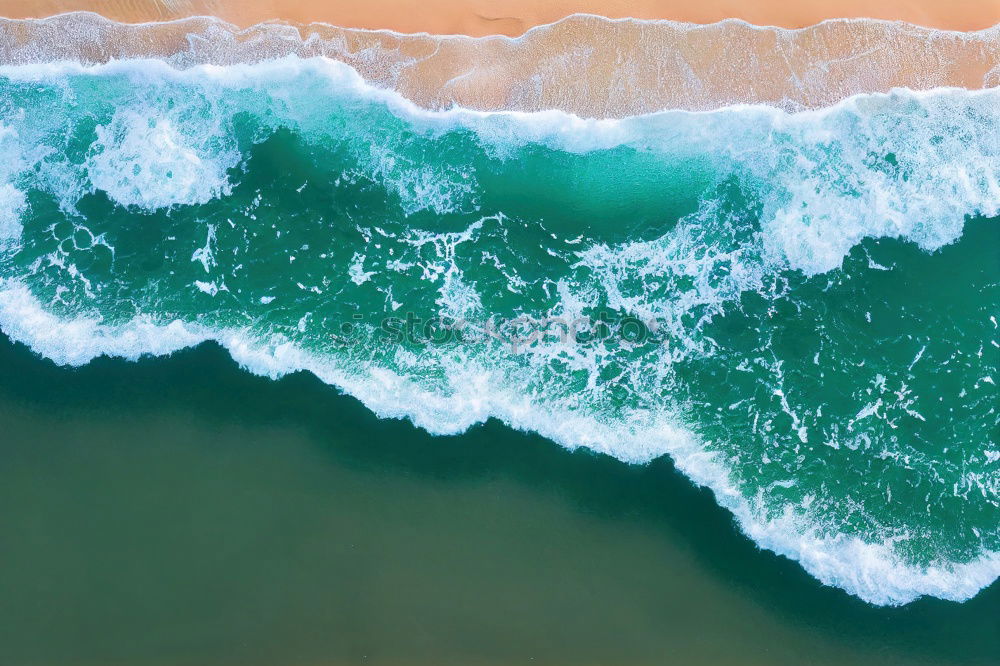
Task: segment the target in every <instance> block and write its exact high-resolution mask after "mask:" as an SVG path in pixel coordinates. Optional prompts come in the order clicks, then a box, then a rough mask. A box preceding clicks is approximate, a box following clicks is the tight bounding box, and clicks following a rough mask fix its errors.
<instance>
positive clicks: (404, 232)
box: [0, 58, 1000, 605]
mask: <svg viewBox="0 0 1000 666" xmlns="http://www.w3.org/2000/svg"><path fill="white" fill-rule="evenodd" d="M998 127H1000V92H998V91H996V90H986V91H966V90H958V89H940V90H933V91H929V92H921V93H916V92H911V91H906V90H897V91H894V92H893V93H891V94H889V95H870V96H857V97H853V98H850V99H848V100H845V101H844V102H842V103H840V104H838V105H837V106H834V107H831V108H828V109H823V110H819V111H807V112H800V113H794V114H789V113H785V112H782V111H778V110H775V109H772V108H768V107H732V108H725V109H720V110H718V111H714V112H704V113H689V112H669V111H668V112H663V113H658V114H653V115H647V116H637V117H631V118H626V119H623V120H614V121H612V120H583V119H580V118H576V117H574V116H570V115H566V114H563V113H560V112H541V113H530V114H526V113H477V112H470V111H465V110H462V109H453V110H450V111H445V112H427V111H422V110H419V109H417V108H416V107H414V106H412V105H411V104H409V103H408V102H406V101H405V100H404V99H402V98H401V97H399V96H397V95H395V94H394V93H390V92H387V91H383V90H378V89H374V88H371V87H369V86H367V85H366V84H365V83H364V82H363V81H362V80H361V79H360V77H358V76H357V74H356V73H355V72H354V71H353V70H351V69H350V68H349V67H347V66H346V65H343V64H340V63H336V62H333V61H329V60H325V59H299V58H286V59H281V60H275V61H269V62H263V63H258V64H253V65H231V66H224V67H222V66H207V65H206V66H196V67H191V68H188V69H184V70H177V69H174V68H172V67H170V66H168V65H166V64H164V63H162V62H158V61H138V60H137V61H123V62H115V63H112V64H107V65H95V66H83V65H79V64H71V63H56V64H50V65H25V66H9V67H2V68H0V156H2V158H3V159H2V160H0V329H2V331H3V332H4V333H5V334H6V335H7V336H9V337H10V338H12V339H14V340H16V341H19V342H23V343H25V344H27V345H28V346H30V347H31V348H32V349H33V350H34V351H35V352H37V353H39V354H41V355H43V356H45V357H47V358H48V359H51V360H52V361H55V362H56V363H59V364H65V365H81V364H86V363H88V362H90V361H92V360H93V359H94V358H96V357H98V356H101V355H110V356H121V357H125V358H128V359H134V360H139V359H141V358H142V357H144V356H147V355H164V354H169V353H172V352H174V351H177V350H179V349H182V348H184V347H189V346H194V345H197V344H199V343H201V342H204V341H206V340H214V341H216V342H218V343H219V344H220V345H222V346H223V347H224V348H225V349H227V350H228V352H229V353H230V354H231V356H232V357H233V358H234V359H235V360H236V361H237V362H238V363H239V364H240V365H241V366H243V367H244V368H246V369H247V370H248V371H250V372H254V373H257V374H261V375H266V376H269V377H272V378H277V377H280V376H282V375H284V374H287V373H290V372H293V371H297V370H308V371H310V372H312V373H313V374H315V375H316V376H317V377H318V378H319V379H321V380H322V381H323V382H325V383H327V384H330V385H332V386H333V387H335V389H336V390H339V391H342V392H345V393H347V394H350V395H352V396H354V397H356V398H357V399H359V400H360V401H361V402H362V403H363V404H364V405H366V406H367V407H368V408H369V409H370V410H372V411H373V412H374V413H375V414H377V415H378V416H380V417H385V418H406V419H409V420H411V421H412V422H413V423H414V424H415V425H417V426H419V427H421V428H423V429H425V430H426V431H428V432H430V433H432V434H437V435H454V434H459V433H462V432H464V431H466V430H467V429H469V428H470V427H471V426H473V425H475V424H478V423H481V422H483V421H485V420H487V419H490V418H495V419H498V420H500V421H502V422H503V423H505V424H506V425H508V426H510V427H512V428H515V429H519V430H524V431H530V432H532V433H536V434H538V435H541V436H542V437H544V438H546V439H548V440H551V441H553V442H555V443H556V444H559V445H562V446H564V447H566V448H569V449H579V448H581V447H582V448H586V449H590V450H592V451H594V452H597V453H602V454H607V455H610V456H613V457H614V458H617V459H619V460H621V461H623V462H625V463H633V464H641V463H648V462H650V461H652V460H655V459H656V458H658V457H661V456H669V457H670V459H671V460H672V461H673V463H674V465H676V467H677V469H679V470H680V471H681V472H682V473H683V474H685V475H686V476H687V477H688V478H690V480H691V481H692V482H693V483H695V484H698V485H703V486H707V487H708V488H710V489H711V491H712V492H713V494H714V497H715V500H716V501H717V502H718V503H719V504H720V505H721V506H723V507H724V508H726V509H728V510H729V511H730V512H731V513H732V514H733V516H734V518H735V520H736V521H737V523H738V525H739V527H740V529H741V530H742V531H743V533H744V534H745V535H746V536H747V537H748V538H749V539H752V540H753V541H754V542H755V543H756V544H758V545H759V546H761V547H763V548H766V549H768V550H771V551H774V552H775V553H778V554H780V555H783V556H787V557H790V558H792V559H794V560H797V561H798V562H799V563H800V564H801V566H802V567H803V568H804V569H805V571H807V572H808V573H809V574H811V575H812V576H814V577H815V578H816V579H818V580H819V581H821V582H823V583H825V584H828V585H833V586H837V587H840V588H842V589H843V590H846V591H847V592H848V593H850V594H852V595H855V596H857V597H860V598H861V599H863V600H865V601H867V602H871V603H873V604H879V605H898V604H904V603H908V602H910V601H913V600H914V599H916V598H918V597H920V596H922V595H931V596H935V597H940V598H942V599H949V600H955V601H961V600H965V599H968V598H970V597H972V596H974V595H975V594H976V593H977V592H979V591H980V590H981V589H982V588H984V587H985V586H987V585H989V584H990V583H992V582H993V581H994V580H995V579H996V578H997V576H998V575H1000V497H998V492H1000V443H998V442H997V435H998V414H997V407H998V403H997V394H996V381H997V380H1000V373H998V367H997V366H998V362H1000V349H998V342H997V340H998V335H1000V334H998V332H997V328H998V321H997V317H998V316H1000V312H998V310H1000V308H998V304H1000V284H998V283H1000V228H998V226H997V224H996V217H997V216H998V215H1000V132H998V131H997V128H998ZM331 390H334V389H331ZM678 510H683V507H679V508H678Z"/></svg>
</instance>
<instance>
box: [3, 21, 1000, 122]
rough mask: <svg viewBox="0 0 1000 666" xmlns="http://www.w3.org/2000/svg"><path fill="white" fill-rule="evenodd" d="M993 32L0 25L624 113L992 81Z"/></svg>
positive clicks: (12, 37)
mask: <svg viewBox="0 0 1000 666" xmlns="http://www.w3.org/2000/svg"><path fill="white" fill-rule="evenodd" d="M130 6H132V5H130ZM132 18H135V17H132ZM998 30H1000V28H990V29H986V30H982V31H977V32H968V33H964V32H953V31H942V30H938V29H932V28H925V27H919V26H915V25H912V24H908V23H901V22H885V21H859V20H844V19H841V20H827V21H825V22H823V23H820V24H818V25H813V26H810V27H806V28H800V29H796V30H789V29H783V28H773V27H771V28H760V27H756V26H753V25H751V24H748V23H745V22H741V21H733V20H730V21H724V22H720V23H714V24H709V25H692V24H686V23H677V22H673V21H639V20H627V19H626V20H610V19H606V18H602V17H598V16H590V15H575V16H571V17H568V18H565V19H562V20H560V21H558V22H556V23H553V24H550V25H546V26H541V27H538V28H535V29H533V30H531V31H529V32H527V33H526V34H525V35H523V36H521V37H519V38H509V37H503V36H493V37H479V38H473V37H468V36H437V35H427V34H418V35H400V34H397V33H391V32H386V31H371V30H366V29H359V28H350V27H338V26H333V25H329V24H326V23H312V24H287V23H280V22H270V23H264V24H257V25H254V26H250V27H248V28H240V27H238V26H236V25H234V24H231V23H228V22H225V21H222V20H221V19H218V18H211V17H200V18H189V19H181V20H175V21H172V22H167V23H162V22H160V23H144V24H137V25H134V24H124V23H118V22H115V21H111V20H109V19H107V18H104V17H102V16H99V15H97V14H93V13H75V14H63V15H59V16H56V17H54V18H50V19H46V20H42V21H39V20H8V21H5V22H0V62H3V63H10V64H17V63H37V62H47V61H51V60H67V59H69V60H82V61H84V62H106V61H108V60H112V59H122V58H136V57H155V58H160V59H164V60H166V61H168V62H170V63H171V64H173V65H175V66H179V67H188V66H192V65H196V64H200V63H212V64H220V65H225V64H232V63H237V62H255V61H259V60H263V59H268V58H276V57H282V56H286V55H297V56H300V57H315V56H325V57H328V58H332V59H335V60H339V61H342V62H345V63H347V64H349V65H350V66H351V67H353V68H354V69H355V70H357V71H358V72H359V73H360V74H361V75H362V76H363V77H364V78H365V79H366V80H367V81H368V82H370V83H372V84H374V85H377V86H380V87H385V88H391V89H394V90H397V91H399V92H400V93H401V94H403V95H404V96H405V97H407V98H408V99H410V100H412V101H413V102H415V103H417V104H419V105H422V106H424V107H427V108H431V109H443V108H449V107H452V106H456V105H457V106H463V107H466V108H472V109H478V110H518V111H537V110H544V109H561V110H564V111H568V112H572V113H575V114H577V115H580V116H583V117H623V116H629V115H636V114H642V113H649V112H654V111H659V110H662V109H668V108H677V109H688V110H708V109H713V108H718V107H720V106H728V105H734V104H769V105H772V106H777V107H780V108H784V109H788V110H797V109H803V108H817V107H823V106H827V105H830V104H833V103H836V102H837V101H839V100H841V99H843V98H845V97H848V96H850V95H854V94H859V93H871V92H888V91H889V90H891V89H893V88H896V87H906V88H911V89H915V90H922V89H930V88H935V87H942V86H952V87H963V88H969V89H977V88H983V87H991V86H995V85H997V83H998V81H1000V38H998Z"/></svg>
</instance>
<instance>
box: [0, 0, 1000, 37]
mask: <svg viewBox="0 0 1000 666" xmlns="http://www.w3.org/2000/svg"><path fill="white" fill-rule="evenodd" d="M79 10H87V11H94V12H98V13H100V14H103V15H104V16H107V17H109V18H113V19H115V20H118V21H125V22H130V23H135V22H141V21H163V20H167V19H176V18H182V17H187V16H198V15H209V16H217V17H219V18H222V19H225V20H226V21H229V22H230V23H234V24H236V25H239V26H241V27H249V26H251V25H254V24H256V23H261V22H263V21H267V20H271V19H282V20H286V21H290V22H293V23H314V22H315V23H330V24H333V25H339V26H344V27H349V28H366V29H382V28H386V29H391V30H395V31H397V32H406V33H413V32H428V33H432V34H439V35H441V34H464V35H470V36H483V35H496V34H502V35H519V34H522V33H523V32H524V31H525V30H527V29H528V28H530V27H532V26H536V25H541V24H546V23H552V22H555V21H558V20H559V19H561V18H565V17H566V16H569V15H570V14H599V15H601V16H607V17H611V18H624V17H632V18H643V19H669V20H673V21H689V22H692V23H715V22H717V21H721V20H723V19H727V18H739V19H743V20H745V21H747V22H749V23H753V24H756V25H775V26H781V27H784V28H802V27H806V26H810V25H813V24H816V23H819V22H820V21H823V20H825V19H830V18H861V17H864V18H877V19H887V20H896V21H907V22H909V23H914V24H917V25H923V26H927V27H933V28H941V29H948V30H979V29H982V28H988V27H991V26H993V25H996V24H997V23H1000V0H5V2H3V3H2V6H0V15H3V16H7V17H8V18H26V17H42V16H52V15H54V14H59V13H63V12H69V11H79Z"/></svg>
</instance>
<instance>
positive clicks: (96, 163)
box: [86, 108, 240, 210]
mask: <svg viewBox="0 0 1000 666" xmlns="http://www.w3.org/2000/svg"><path fill="white" fill-rule="evenodd" d="M177 115H179V114H178V113H177V111H172V112H171V113H170V115H168V116H166V117H163V116H162V115H161V113H160V110H159V109H155V108H140V109H120V110H119V111H118V112H116V113H115V115H114V117H113V118H112V119H111V122H110V123H108V124H107V125H99V126H98V127H97V129H96V134H97V140H96V142H95V143H94V146H93V148H92V150H93V151H94V154H93V155H91V156H90V158H89V160H88V162H87V166H86V169H87V174H88V177H89V178H90V182H91V183H93V185H94V186H95V187H96V188H97V189H100V190H103V191H104V192H107V194H108V196H109V197H111V199H113V200H114V201H116V202H118V203H119V204H121V205H123V206H138V207H140V208H143V209H146V210H155V209H157V208H164V207H168V206H171V205H174V204H196V203H205V202H206V201H209V200H211V199H214V198H215V197H217V196H220V195H224V194H227V193H228V192H229V182H228V178H227V177H226V171H227V170H229V169H231V168H233V167H234V166H236V164H237V163H238V162H239V159H240V153H239V151H237V150H236V149H235V148H233V147H231V146H226V145H225V143H224V140H223V136H224V135H222V134H221V133H220V132H219V129H218V128H217V127H215V126H214V125H215V121H214V120H213V119H211V118H209V119H208V120H207V121H206V120H202V121H201V122H196V121H192V120H190V119H184V120H179V119H177V118H176V116H177Z"/></svg>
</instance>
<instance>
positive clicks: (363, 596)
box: [0, 341, 1000, 666]
mask: <svg viewBox="0 0 1000 666" xmlns="http://www.w3.org/2000/svg"><path fill="white" fill-rule="evenodd" d="M0 423H2V424H3V431H2V436H0V460H2V461H3V464H2V465H0V506H2V507H3V513H2V530H0V663H3V664H5V665H9V666H22V665H24V666H27V665H29V664H30V665H44V666H63V665H66V666H69V665H84V664H85V665H87V666H110V665H117V664H122V665H126V664H127V665H128V666H146V665H157V666H159V665H161V664H162V665H166V664H169V665H170V666H188V665H191V666H216V665H222V664H240V665H247V666H256V665H258V664H259V665H261V666H272V665H274V664H282V665H298V664H309V665H310V666H312V665H317V666H318V665H331V664H345V663H371V664H456V665H462V666H474V665H476V664H490V663H493V664H495V663H535V664H566V665H569V664H573V665H578V664H667V663H678V664H706V665H724V664H796V665H797V664H852V665H855V664H858V665H860V664H901V665H903V664H905V665H909V664H984V665H986V664H995V663H997V660H998V659H1000V626H998V622H1000V619H998V618H1000V588H998V587H997V586H996V585H994V586H992V587H990V588H988V589H986V590H984V591H982V592H981V593H980V594H979V595H977V596H976V597H974V598H973V599H971V600H969V601H966V602H964V603H961V604H958V603H954V602H947V601H941V600H938V599H932V598H925V599H922V600H920V601H917V602H914V603H912V604H909V605H907V606H904V607H901V608H878V607H873V606H870V605H868V604H866V603H864V602H862V601H860V600H858V599H856V598H855V597H852V596H850V595H847V594H845V593H844V592H843V591H841V590H838V589H836V588H831V587H824V586H822V585H820V584H819V583H818V582H816V581H815V579H813V578H811V577H810V576H809V575H807V574H806V573H805V572H804V571H803V570H802V569H801V568H800V567H799V566H798V565H797V564H796V563H795V562H793V561H791V560H787V559H784V558H779V557H775V556H774V555H773V554H771V553H769V552H767V551H762V550H758V549H757V548H755V547H754V545H753V544H752V543H751V542H750V541H748V540H747V539H746V538H745V537H744V536H742V535H741V534H740V532H739V531H738V529H737V528H736V526H735V525H734V523H733V520H732V518H731V516H730V515H729V514H728V513H727V512H726V511H725V510H723V509H721V508H719V507H718V506H717V505H716V504H715V502H714V500H713V499H712V496H711V494H710V493H709V492H708V491H706V490H698V489H696V488H694V487H693V486H692V485H691V483H690V482H689V481H688V480H687V479H685V478H684V477H683V476H682V475H680V474H679V473H678V472H676V471H675V470H674V469H673V468H672V466H671V464H670V463H669V462H668V461H667V460H664V459H661V460H657V461H655V462H653V463H652V464H650V465H648V466H640V467H636V466H628V465H625V464H623V463H620V462H618V461H616V460H614V459H612V458H609V457H606V456H599V455H595V454H591V453H588V452H585V451H580V452H576V453H567V452H566V451H564V450H562V449H560V448H559V447H556V446H553V445H552V444H551V443H550V442H547V441H545V440H544V439H542V438H539V437H537V436H532V435H526V434H520V433H516V432H513V431H511V430H509V429H508V428H506V427H504V426H502V425H501V424H499V423H497V422H496V421H491V422H489V423H487V424H485V425H483V426H477V427H475V428H473V429H472V430H471V431H470V432H468V433H466V434H464V435H461V436H457V437H432V436H429V435H427V434H426V433H425V432H424V431H422V430H420V429H417V428H414V427H413V426H411V425H409V424H407V423H405V422H401V421H395V420H380V419H378V418H376V417H375V416H373V415H372V414H371V412H370V411H368V410H367V409H366V408H364V407H363V406H362V405H361V404H360V403H358V402H357V401H355V400H354V399H352V398H349V397H344V396H338V395H336V394H335V393H334V392H333V391H331V390H330V389H329V387H328V386H326V385H324V384H322V383H321V382H319V381H318V380H316V379H315V378H313V377H312V376H310V375H306V374H296V375H293V376H289V377H286V378H284V379H281V380H279V381H272V380H269V379H264V378H259V377H254V376H251V375H248V374H247V373H245V372H243V371H241V370H239V369H238V368H236V367H235V365H234V364H233V363H232V361H231V360H230V359H229V357H228V355H227V354H226V353H225V352H223V351H222V350H221V349H219V348H218V347H216V346H214V345H206V346H202V347H199V348H197V349H194V350H188V351H184V352H180V353H178V354H176V355H175V356H174V357H172V358H169V359H149V360H146V361H143V362H142V363H139V364H134V363H130V362H126V361H121V360H108V359H98V360H96V361H94V362H93V363H92V364H90V365H88V366H85V367H83V368H79V369H66V368H59V367H56V366H54V365H53V364H52V363H50V362H48V361H45V360H41V359H38V358H37V357H35V356H34V355H33V354H31V353H30V352H29V351H28V350H27V349H25V348H24V347H22V346H20V345H11V344H10V343H8V342H7V341H3V342H2V344H0Z"/></svg>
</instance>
